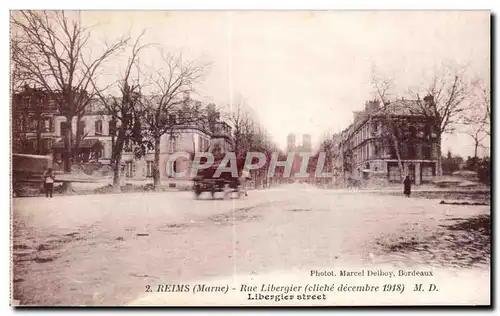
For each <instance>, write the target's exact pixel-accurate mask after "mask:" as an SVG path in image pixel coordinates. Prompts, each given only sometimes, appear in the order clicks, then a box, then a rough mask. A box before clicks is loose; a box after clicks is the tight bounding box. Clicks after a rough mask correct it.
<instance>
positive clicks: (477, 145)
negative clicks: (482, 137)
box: [474, 138, 479, 161]
mask: <svg viewBox="0 0 500 316" xmlns="http://www.w3.org/2000/svg"><path fill="white" fill-rule="evenodd" d="M478 147H479V140H478V139H477V138H476V139H474V161H477V149H478Z"/></svg>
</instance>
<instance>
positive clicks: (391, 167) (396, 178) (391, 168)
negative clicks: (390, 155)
mask: <svg viewBox="0 0 500 316" xmlns="http://www.w3.org/2000/svg"><path fill="white" fill-rule="evenodd" d="M387 170H388V173H389V181H391V182H400V181H401V173H400V172H399V168H398V165H397V163H391V164H387Z"/></svg>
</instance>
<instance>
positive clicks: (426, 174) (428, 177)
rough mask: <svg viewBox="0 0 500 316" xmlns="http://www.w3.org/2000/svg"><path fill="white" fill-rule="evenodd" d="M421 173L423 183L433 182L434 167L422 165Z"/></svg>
mask: <svg viewBox="0 0 500 316" xmlns="http://www.w3.org/2000/svg"><path fill="white" fill-rule="evenodd" d="M420 172H421V173H422V182H429V181H432V179H433V177H434V165H422V166H421V167H420Z"/></svg>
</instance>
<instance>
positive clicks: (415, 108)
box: [373, 100, 422, 116]
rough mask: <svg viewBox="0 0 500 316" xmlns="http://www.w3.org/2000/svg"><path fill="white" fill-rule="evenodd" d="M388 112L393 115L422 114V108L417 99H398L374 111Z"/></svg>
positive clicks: (379, 112)
mask: <svg viewBox="0 0 500 316" xmlns="http://www.w3.org/2000/svg"><path fill="white" fill-rule="evenodd" d="M385 111H386V112H387V113H389V114H392V115H403V116H406V115H414V116H417V115H420V114H421V113H422V112H421V109H420V105H419V103H418V101H417V100H396V101H393V102H391V103H389V104H387V105H386V106H385V109H380V110H379V111H377V112H375V113H373V115H377V114H384V112H385Z"/></svg>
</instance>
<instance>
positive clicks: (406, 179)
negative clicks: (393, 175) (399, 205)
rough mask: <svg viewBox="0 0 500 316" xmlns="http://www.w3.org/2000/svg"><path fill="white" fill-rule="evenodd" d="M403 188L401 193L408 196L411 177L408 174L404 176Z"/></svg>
mask: <svg viewBox="0 0 500 316" xmlns="http://www.w3.org/2000/svg"><path fill="white" fill-rule="evenodd" d="M403 185H404V190H403V193H404V195H406V197H410V194H411V179H410V177H409V176H406V178H405V181H403Z"/></svg>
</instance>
